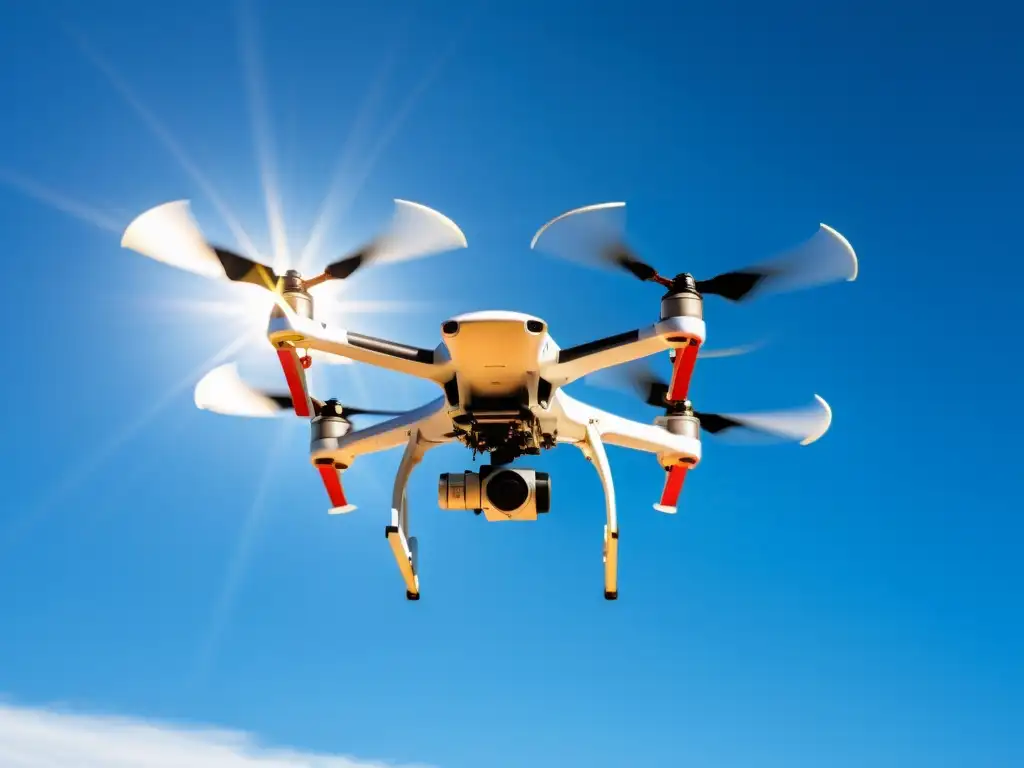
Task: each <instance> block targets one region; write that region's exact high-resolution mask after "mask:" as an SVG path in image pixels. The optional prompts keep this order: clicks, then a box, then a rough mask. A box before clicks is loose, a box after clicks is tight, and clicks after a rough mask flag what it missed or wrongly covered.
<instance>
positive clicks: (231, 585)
mask: <svg viewBox="0 0 1024 768" xmlns="http://www.w3.org/2000/svg"><path fill="white" fill-rule="evenodd" d="M293 424H294V422H293V421H290V420H287V421H283V422H281V423H280V424H278V426H277V430H276V432H275V433H274V435H273V437H272V438H271V439H270V448H269V450H268V451H267V457H266V461H264V463H263V466H262V467H260V468H259V470H258V471H257V472H256V475H255V476H256V477H257V478H258V480H257V481H256V487H255V489H254V491H253V497H252V503H251V504H250V505H249V510H248V512H247V513H246V515H245V518H244V520H243V521H242V530H241V532H240V533H239V535H238V541H237V544H236V545H235V549H234V552H233V553H232V555H231V559H230V560H229V561H228V567H227V572H226V573H225V575H224V581H223V582H222V584H221V587H220V590H219V593H218V597H217V601H216V603H215V604H214V608H213V617H212V619H211V621H210V626H209V629H208V630H207V633H206V637H205V639H204V641H203V645H202V647H201V648H200V651H199V659H198V662H197V669H196V672H195V674H196V677H197V678H198V681H199V682H201V681H202V680H203V678H204V677H205V676H206V674H207V672H208V671H209V669H210V666H211V665H212V664H213V661H214V657H215V656H216V652H217V647H218V645H219V644H220V639H221V636H222V635H223V634H224V630H225V629H226V628H227V625H228V620H229V619H230V615H231V607H232V605H233V604H234V601H235V595H236V594H237V593H238V589H239V587H240V586H241V584H242V580H243V577H244V576H245V570H246V567H247V566H248V563H249V551H250V550H251V548H252V544H253V539H254V538H255V535H256V532H257V529H258V527H259V523H260V522H261V520H262V518H263V515H264V514H265V511H266V502H267V496H268V495H269V493H270V492H271V490H272V487H273V484H272V480H273V477H274V469H275V467H276V465H277V460H278V459H279V458H280V456H281V453H282V451H283V449H284V447H285V443H286V440H287V436H288V432H289V430H290V429H291V427H292V426H293Z"/></svg>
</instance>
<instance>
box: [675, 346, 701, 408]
mask: <svg viewBox="0 0 1024 768" xmlns="http://www.w3.org/2000/svg"><path fill="white" fill-rule="evenodd" d="M699 349H700V344H696V343H694V342H693V341H691V342H690V343H689V344H687V345H686V346H685V347H682V348H681V349H677V350H676V359H675V362H674V363H673V365H672V381H671V382H670V383H669V386H668V399H669V401H670V402H679V401H682V400H685V399H686V394H687V393H688V392H689V391H690V379H691V378H692V377H693V366H694V365H696V364H697V352H698V350H699Z"/></svg>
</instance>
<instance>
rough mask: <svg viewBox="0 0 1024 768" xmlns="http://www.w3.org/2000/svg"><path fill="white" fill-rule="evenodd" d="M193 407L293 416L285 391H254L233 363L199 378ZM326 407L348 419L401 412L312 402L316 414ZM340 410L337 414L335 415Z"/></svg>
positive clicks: (249, 414)
mask: <svg viewBox="0 0 1024 768" xmlns="http://www.w3.org/2000/svg"><path fill="white" fill-rule="evenodd" d="M195 404H196V407H197V408H199V409H200V410H204V411H212V412H214V413H219V414H223V415H225V416H244V417H248V418H272V417H275V416H280V415H282V414H284V413H288V412H291V413H292V414H294V413H295V410H294V401H293V400H292V396H291V395H289V394H288V393H287V392H284V393H277V392H269V391H264V390H261V389H257V388H255V387H253V386H252V385H250V384H248V383H246V382H245V381H244V380H243V379H242V378H241V376H239V375H238V366H237V365H236V364H235V363H225V364H224V365H221V366H218V367H217V368H214V369H213V370H212V371H210V372H209V373H207V374H206V375H205V376H203V378H202V379H200V380H199V383H198V384H196V388H195ZM326 408H331V409H333V410H334V411H335V415H338V416H341V417H349V416H398V415H400V414H401V413H403V411H382V410H376V409H370V408H355V407H350V406H347V405H342V404H340V403H338V402H337V401H335V400H328V401H326V402H322V401H320V400H313V412H314V414H316V415H319V414H320V413H321V411H323V410H324V409H326ZM339 410H340V412H339Z"/></svg>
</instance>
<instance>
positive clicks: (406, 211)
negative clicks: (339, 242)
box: [324, 199, 467, 280]
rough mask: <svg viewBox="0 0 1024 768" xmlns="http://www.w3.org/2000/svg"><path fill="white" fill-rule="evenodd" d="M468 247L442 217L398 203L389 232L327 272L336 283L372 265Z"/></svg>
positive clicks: (453, 224) (462, 235)
mask: <svg viewBox="0 0 1024 768" xmlns="http://www.w3.org/2000/svg"><path fill="white" fill-rule="evenodd" d="M466 246H467V242H466V236H465V235H464V234H463V233H462V230H461V229H459V227H458V226H457V225H456V224H455V222H454V221H452V220H451V219H449V218H448V217H447V216H445V215H444V214H442V213H439V212H438V211H435V210H434V209H433V208H428V207H427V206H425V205H420V204H419V203H413V202H410V201H409V200H398V199H396V200H395V212H394V215H393V216H392V218H391V222H390V223H389V224H388V226H387V228H386V229H385V230H384V231H383V232H381V234H379V235H378V236H377V237H375V238H374V239H373V240H372V241H371V242H369V243H368V244H366V245H364V246H363V247H362V248H359V249H358V250H356V251H355V252H354V253H352V254H349V255H348V256H346V257H345V258H343V259H339V260H338V261H336V262H334V263H333V264H330V265H328V266H327V268H326V269H324V274H326V275H327V276H328V277H329V278H331V279H333V280H344V279H346V278H347V277H349V276H351V275H352V273H353V272H355V271H356V270H357V269H359V268H360V267H363V266H365V265H367V264H370V263H383V262H393V261H407V260H409V259H418V258H421V257H423V256H431V255H433V254H436V253H443V252H445V251H453V250H456V249H458V248H465V247H466Z"/></svg>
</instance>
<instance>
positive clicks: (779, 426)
mask: <svg viewBox="0 0 1024 768" xmlns="http://www.w3.org/2000/svg"><path fill="white" fill-rule="evenodd" d="M693 415H694V416H696V417H697V418H698V419H700V428H701V429H702V430H703V431H704V432H708V433H709V434H712V435H717V434H721V433H723V432H726V431H728V430H731V429H745V430H750V431H753V432H758V433H760V434H762V435H768V436H772V437H777V438H782V439H785V440H796V441H798V442H799V443H800V445H810V444H811V443H813V442H814V441H816V440H818V439H819V438H821V436H822V435H824V434H825V433H826V432H827V431H828V428H829V426H831V424H832V409H831V408H830V407H829V404H828V403H826V402H825V400H824V399H823V398H821V397H820V396H818V395H815V396H814V402H813V403H811V404H810V405H807V406H803V407H800V408H791V409H788V410H781V411H764V412H760V413H746V414H720V413H700V412H698V411H694V414H693Z"/></svg>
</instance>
